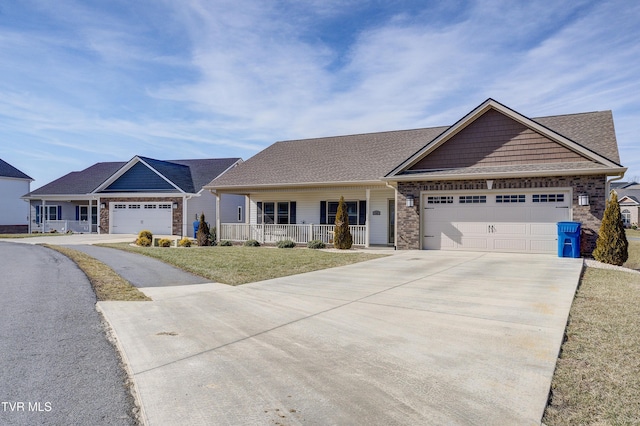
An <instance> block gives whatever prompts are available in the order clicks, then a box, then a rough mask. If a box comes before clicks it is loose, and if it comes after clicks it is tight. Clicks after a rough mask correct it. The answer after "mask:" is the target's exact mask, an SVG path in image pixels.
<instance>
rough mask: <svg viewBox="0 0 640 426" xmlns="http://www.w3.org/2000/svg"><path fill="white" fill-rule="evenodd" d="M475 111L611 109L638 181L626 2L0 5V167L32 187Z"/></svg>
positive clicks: (638, 104) (630, 11)
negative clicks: (92, 171) (108, 168)
mask: <svg viewBox="0 0 640 426" xmlns="http://www.w3.org/2000/svg"><path fill="white" fill-rule="evenodd" d="M489 97H491V98H494V99H496V100H497V101H499V102H501V103H503V104H505V105H507V106H509V107H511V108H513V109H515V110H516V111H518V112H520V113H522V114H524V115H526V116H528V117H537V116H545V115H556V114H568V113H575V112H587V111H601V110H612V111H613V115H614V120H615V126H616V133H617V137H618V143H619V148H620V154H621V158H622V163H623V165H624V166H626V167H629V171H628V172H627V176H626V178H627V179H631V178H633V177H640V144H639V143H638V142H639V139H640V138H639V130H640V3H638V2H629V1H626V0H622V1H579V0H578V1H572V2H557V1H551V0H549V1H527V2H524V1H512V0H505V1H499V0H484V1H477V2H476V1H455V0H448V1H446V2H429V1H394V0H370V1H364V0H362V1H360V0H289V1H287V0H281V1H276V0H274V1H264V0H255V1H254V0H180V1H178V0H164V1H163V0H153V1H151V0H136V1H129V0H109V1H106V0H105V1H99V0H91V1H89V0H87V1H74V0H57V1H55V2H51V1H47V0H39V1H32V0H21V1H19V2H4V3H3V4H2V5H0V140H1V141H2V142H1V144H0V158H2V159H3V160H5V161H7V162H9V163H10V164H12V165H14V166H15V167H17V168H19V169H20V170H22V171H23V172H25V173H27V174H28V175H30V176H31V177H33V178H34V179H35V180H36V181H35V182H34V183H33V184H32V189H35V188H37V187H39V186H42V185H44V184H46V183H48V182H49V181H51V180H53V179H56V178H58V177H60V176H62V175H64V174H66V173H68V172H70V171H75V170H82V169H84V168H86V167H88V166H90V165H92V164H94V163H96V162H100V161H126V160H129V159H131V158H132V157H133V156H134V155H144V156H148V157H152V158H157V159H165V160H168V159H185V158H204V157H242V158H244V159H247V158H249V157H251V156H252V155H254V154H255V153H257V152H258V151H259V150H261V149H263V148H265V147H266V146H268V145H270V144H272V143H273V142H275V141H278V140H288V139H296V138H310V137H319V136H330V135H341V134H352V133H366V132H375V131H383V130H398V129H410V128H419V127H429V126H440V125H448V124H453V123H454V122H455V121H457V120H458V119H459V118H461V117H462V116H463V115H464V114H466V113H467V112H469V111H470V110H471V109H473V108H475V107H476V106H477V105H479V104H480V103H481V102H483V101H484V100H485V99H487V98H489ZM284 166H285V165H283V167H284Z"/></svg>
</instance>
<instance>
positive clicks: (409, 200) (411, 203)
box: [407, 194, 413, 207]
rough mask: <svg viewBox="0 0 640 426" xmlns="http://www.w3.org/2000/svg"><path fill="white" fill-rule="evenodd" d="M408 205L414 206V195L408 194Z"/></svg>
mask: <svg viewBox="0 0 640 426" xmlns="http://www.w3.org/2000/svg"><path fill="white" fill-rule="evenodd" d="M407 207H413V195H411V194H409V195H407Z"/></svg>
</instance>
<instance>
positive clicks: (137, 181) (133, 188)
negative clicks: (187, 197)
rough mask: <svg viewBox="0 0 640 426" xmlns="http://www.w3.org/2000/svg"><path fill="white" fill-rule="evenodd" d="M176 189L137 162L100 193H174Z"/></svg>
mask: <svg viewBox="0 0 640 426" xmlns="http://www.w3.org/2000/svg"><path fill="white" fill-rule="evenodd" d="M176 191H177V189H176V188H175V187H174V186H173V185H171V184H170V183H169V182H167V181H166V180H165V179H163V178H162V177H160V176H159V175H158V174H157V173H156V172H154V171H153V170H151V169H150V168H149V167H147V166H146V165H145V164H144V163H141V162H137V163H136V164H134V165H133V166H132V167H131V168H130V169H129V170H127V171H126V172H124V174H123V175H122V176H120V177H119V178H118V179H117V180H116V181H114V182H113V183H112V184H111V185H109V186H108V187H107V188H105V189H104V190H103V191H102V192H176Z"/></svg>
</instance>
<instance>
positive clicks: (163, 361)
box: [98, 251, 582, 425]
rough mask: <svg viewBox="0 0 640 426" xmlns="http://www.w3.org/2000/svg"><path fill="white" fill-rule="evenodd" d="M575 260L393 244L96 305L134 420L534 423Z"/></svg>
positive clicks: (577, 267)
mask: <svg viewBox="0 0 640 426" xmlns="http://www.w3.org/2000/svg"><path fill="white" fill-rule="evenodd" d="M581 270H582V260H581V259H566V258H556V257H554V256H548V255H517V254H496V253H469V252H440V251H423V252H422V251H420V252H417V251H405V252H398V253H397V254H396V255H394V256H390V257H387V258H382V259H377V260H373V261H369V262H364V263H360V264H355V265H350V266H345V267H340V268H334V269H329V270H324V271H317V272H311V273H307V274H302V275H297V276H291V277H285V278H279V279H274V280H269V281H263V282H259V283H254V284H248V285H244V286H239V287H230V286H226V285H222V284H200V285H191V286H180V287H156V288H144V289H143V291H144V292H145V293H147V294H148V295H149V296H151V297H152V298H153V300H154V301H153V302H99V304H98V307H99V309H100V310H101V311H102V312H103V313H104V314H105V317H106V318H107V319H108V321H109V322H110V324H111V325H112V327H113V329H114V330H115V332H116V334H117V336H118V340H119V344H120V346H121V349H122V351H123V352H124V356H125V358H126V360H127V362H128V365H129V368H130V370H131V372H132V375H133V378H134V380H135V383H136V386H137V390H138V392H139V398H140V400H141V402H142V405H143V410H144V417H145V421H146V422H147V423H148V424H152V425H163V424H186V423H188V424H192V425H200V424H201V425H210V424H265V425H267V424H318V425H320V424H323V425H324V424H362V425H371V424H385V425H393V424H398V425H400V424H402V425H407V424H421V425H422V424H540V420H541V417H542V414H543V412H544V408H545V406H546V403H547V397H548V392H549V388H550V384H551V378H552V377H553V372H554V368H555V363H556V359H557V356H558V352H559V349H560V345H561V342H562V338H563V333H564V328H565V325H566V321H567V316H568V313H569V309H570V307H571V303H572V300H573V296H574V293H575V290H576V286H577V283H578V280H579V277H580V272H581Z"/></svg>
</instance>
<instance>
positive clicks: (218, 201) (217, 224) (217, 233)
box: [213, 192, 222, 243]
mask: <svg viewBox="0 0 640 426" xmlns="http://www.w3.org/2000/svg"><path fill="white" fill-rule="evenodd" d="M213 195H215V197H216V243H219V242H220V231H221V230H222V229H221V228H220V224H221V222H220V197H221V196H222V194H218V193H217V192H214V193H213Z"/></svg>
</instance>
